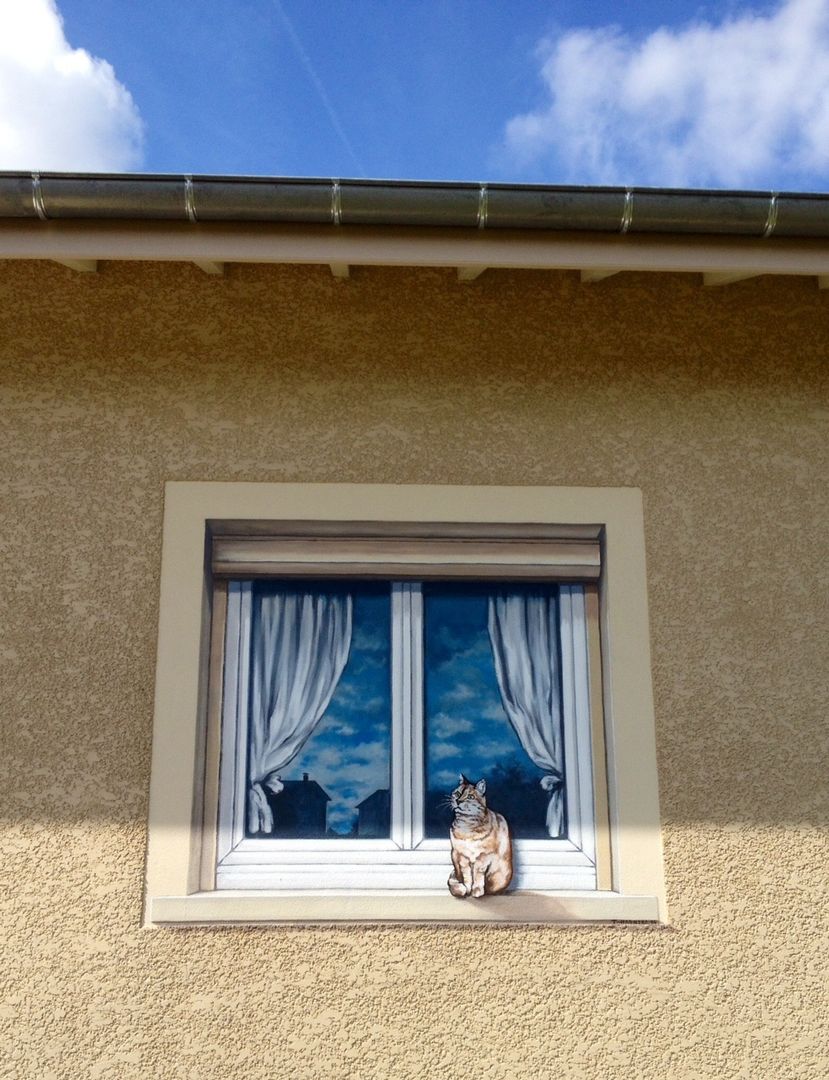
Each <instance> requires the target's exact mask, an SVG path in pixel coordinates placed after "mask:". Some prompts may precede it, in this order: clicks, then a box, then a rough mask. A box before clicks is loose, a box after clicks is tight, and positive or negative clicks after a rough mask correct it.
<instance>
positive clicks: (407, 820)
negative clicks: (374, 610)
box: [391, 582, 423, 851]
mask: <svg viewBox="0 0 829 1080" xmlns="http://www.w3.org/2000/svg"><path fill="white" fill-rule="evenodd" d="M391 598H392V740H391V742H392V769H391V772H392V784H391V820H392V839H393V840H394V841H395V843H397V844H398V845H399V846H400V847H401V848H403V849H404V850H405V851H410V850H411V849H412V848H414V847H416V846H417V844H418V843H419V842H420V840H422V838H423V809H422V807H423V685H422V684H423V634H422V622H423V620H422V609H423V600H422V595H421V590H420V585H419V584H418V583H417V582H394V583H393V584H392V587H391Z"/></svg>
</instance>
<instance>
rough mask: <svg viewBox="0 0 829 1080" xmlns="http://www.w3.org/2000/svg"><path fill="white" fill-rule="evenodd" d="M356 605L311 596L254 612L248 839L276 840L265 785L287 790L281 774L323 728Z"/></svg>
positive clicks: (286, 596)
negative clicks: (269, 836) (251, 835)
mask: <svg viewBox="0 0 829 1080" xmlns="http://www.w3.org/2000/svg"><path fill="white" fill-rule="evenodd" d="M351 617H352V602H351V597H350V596H349V595H348V594H346V593H325V592H322V591H314V590H308V589H301V590H300V589H298V590H296V591H293V590H291V591H285V592H281V593H278V594H275V595H267V594H265V595H261V596H259V597H258V598H257V600H256V603H255V608H254V644H253V671H252V684H251V712H250V777H249V779H250V785H249V788H248V831H249V832H265V833H269V832H273V814H272V812H271V808H270V806H269V805H268V800H267V798H266V796H265V792H264V790H263V785H264V786H265V787H268V788H270V790H271V791H273V792H274V793H275V794H279V792H280V791H282V790H283V784H282V783H281V781H280V778H279V775H278V772H279V770H280V769H282V768H284V766H285V765H287V764H288V763H289V762H290V761H291V760H292V758H293V757H294V756H295V755H296V754H297V753H298V751H299V749H300V747H301V746H302V744H303V743H304V742H305V740H306V739H307V738H308V737H309V735H310V734H311V733H312V732H313V730H314V728H315V727H316V726H317V724H318V723H319V721H320V719H321V718H322V716H323V714H324V712H325V710H326V709H327V708H328V703H329V702H330V701H331V697H332V695H333V693H334V690H335V689H336V686H337V683H338V682H339V680H340V676H341V675H342V672H343V668H344V667H345V665H346V662H347V660H348V652H349V649H350V647H351Z"/></svg>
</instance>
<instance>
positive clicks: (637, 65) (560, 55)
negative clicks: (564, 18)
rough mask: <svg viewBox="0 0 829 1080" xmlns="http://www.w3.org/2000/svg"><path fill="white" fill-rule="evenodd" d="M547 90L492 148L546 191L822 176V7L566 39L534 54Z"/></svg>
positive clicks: (827, 76) (805, 3) (826, 148)
mask: <svg viewBox="0 0 829 1080" xmlns="http://www.w3.org/2000/svg"><path fill="white" fill-rule="evenodd" d="M539 55H540V57H541V59H542V67H541V77H542V79H543V81H544V83H545V89H546V91H547V92H548V94H549V102H548V103H547V104H546V105H545V106H544V107H542V108H540V109H538V110H536V111H534V112H530V113H526V114H524V115H521V116H516V117H513V119H512V120H510V121H509V123H508V124H507V126H506V131H505V142H504V147H503V148H502V149H503V152H505V156H507V157H509V159H510V164H511V167H512V169H513V170H514V169H515V167H516V165H517V166H519V167H527V166H530V165H535V166H538V165H544V166H548V167H549V168H551V169H552V168H555V169H556V175H554V176H551V177H549V179H550V180H551V181H553V182H582V183H611V184H664V185H703V184H711V185H725V186H732V187H734V186H740V185H746V186H748V185H757V186H764V187H783V186H785V185H786V183H787V182H788V183H789V184H794V185H798V184H801V185H802V181H801V180H800V179H799V178H802V177H807V176H808V177H810V178H812V182H814V181H813V178H814V175H815V174H816V173H817V174H819V175H822V177H823V178H824V181H823V183H824V185H825V181H826V178H827V177H829V0H784V2H783V3H781V4H780V5H779V6H778V7H776V8H775V9H774V10H773V11H772V12H771V13H769V14H753V13H750V12H749V13H745V14H742V15H740V16H737V17H734V18H726V19H724V20H723V21H722V22H720V23H718V24H716V25H712V24H710V23H705V22H697V23H693V24H689V25H687V26H685V27H682V28H678V29H667V28H662V29H659V30H656V31H655V32H654V33H652V34H650V35H649V36H648V37H646V38H644V39H641V40H634V39H633V38H631V37H630V36H628V35H626V34H623V33H622V32H621V31H619V30H618V29H615V28H612V27H605V28H600V29H584V30H575V31H570V32H567V33H565V34H563V35H562V36H561V37H559V38H557V39H556V40H546V41H544V42H542V44H541V46H540V48H539Z"/></svg>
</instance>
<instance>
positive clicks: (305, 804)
mask: <svg viewBox="0 0 829 1080" xmlns="http://www.w3.org/2000/svg"><path fill="white" fill-rule="evenodd" d="M282 783H283V785H284V790H283V791H280V792H279V794H278V795H274V794H273V792H271V791H269V790H267V789H266V791H265V794H266V797H267V800H268V802H269V803H270V806H271V809H272V810H273V817H274V828H273V833H272V834H271V835H272V836H279V837H283V838H295V839H300V838H301V839H317V838H322V837H324V836H325V829H326V812H327V809H328V803H329V802H330V801H331V796H330V795H329V794H328V793H327V792H326V791H324V790H323V788H321V787H320V785H319V784H318V783H317V782H316V780H311V779H309V777H308V773H303V774H302V779H301V780H283V781H282Z"/></svg>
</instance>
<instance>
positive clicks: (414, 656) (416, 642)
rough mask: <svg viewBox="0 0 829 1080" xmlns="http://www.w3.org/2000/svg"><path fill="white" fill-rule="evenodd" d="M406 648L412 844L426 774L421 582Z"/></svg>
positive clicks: (412, 600) (412, 595)
mask: <svg viewBox="0 0 829 1080" xmlns="http://www.w3.org/2000/svg"><path fill="white" fill-rule="evenodd" d="M409 649H410V653H411V667H410V674H411V691H410V696H409V776H410V777H411V792H410V799H411V822H412V831H411V837H412V847H413V848H416V847H417V846H418V844H420V843H421V842H422V840H423V837H424V831H423V824H424V817H425V804H426V790H425V788H426V774H425V768H424V761H423V755H424V744H425V742H426V723H425V720H426V718H425V715H424V711H423V589H422V586H421V584H420V582H411V583H410V584H409Z"/></svg>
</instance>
